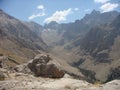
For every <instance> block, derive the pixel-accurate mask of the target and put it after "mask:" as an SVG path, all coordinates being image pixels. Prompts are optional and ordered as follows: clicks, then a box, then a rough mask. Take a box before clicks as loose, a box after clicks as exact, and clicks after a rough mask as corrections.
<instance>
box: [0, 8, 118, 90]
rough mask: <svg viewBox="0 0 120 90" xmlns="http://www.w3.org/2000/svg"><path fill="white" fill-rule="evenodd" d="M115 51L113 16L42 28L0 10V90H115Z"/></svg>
mask: <svg viewBox="0 0 120 90" xmlns="http://www.w3.org/2000/svg"><path fill="white" fill-rule="evenodd" d="M93 22H94V23H93ZM119 45H120V13H119V12H116V11H112V12H105V13H100V12H99V11H95V10H93V11H92V12H91V13H90V14H86V15H85V16H84V17H83V18H82V19H81V20H76V21H75V22H73V23H66V24H64V23H62V24H59V23H56V22H54V21H53V22H50V23H48V24H45V25H44V26H42V25H39V24H37V23H35V22H24V21H21V20H18V19H16V18H14V17H12V16H10V15H8V14H7V13H5V12H4V11H2V10H0V90H119V88H120V80H119V79H120V49H119Z"/></svg>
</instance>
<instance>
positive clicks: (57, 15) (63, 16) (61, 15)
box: [44, 8, 72, 23]
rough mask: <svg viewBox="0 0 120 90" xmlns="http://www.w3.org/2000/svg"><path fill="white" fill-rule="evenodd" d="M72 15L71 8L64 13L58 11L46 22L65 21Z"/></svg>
mask: <svg viewBox="0 0 120 90" xmlns="http://www.w3.org/2000/svg"><path fill="white" fill-rule="evenodd" d="M71 13H72V9H71V8H69V9H67V10H63V11H56V12H55V13H53V15H52V16H51V17H48V18H46V19H45V20H44V22H45V23H49V22H51V21H56V22H60V21H65V20H66V17H67V16H68V15H69V14H71Z"/></svg>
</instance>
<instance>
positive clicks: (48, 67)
mask: <svg viewBox="0 0 120 90" xmlns="http://www.w3.org/2000/svg"><path fill="white" fill-rule="evenodd" d="M59 66H60V65H59V64H58V63H57V62H55V61H54V60H52V58H51V57H50V56H49V55H43V54H40V55H37V56H36V57H35V58H34V59H33V60H32V61H30V62H29V63H28V67H29V68H30V70H31V71H32V72H34V74H35V75H36V76H43V77H50V78H62V77H63V76H64V74H65V73H64V71H62V70H61V69H60V67H59Z"/></svg>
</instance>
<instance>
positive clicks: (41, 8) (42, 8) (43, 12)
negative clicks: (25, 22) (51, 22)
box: [28, 5, 45, 20]
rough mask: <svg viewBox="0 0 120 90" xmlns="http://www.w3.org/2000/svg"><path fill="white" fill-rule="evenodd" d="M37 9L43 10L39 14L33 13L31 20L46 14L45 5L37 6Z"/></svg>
mask: <svg viewBox="0 0 120 90" xmlns="http://www.w3.org/2000/svg"><path fill="white" fill-rule="evenodd" d="M37 9H39V10H41V11H40V12H39V13H37V14H33V15H31V16H29V17H28V19H29V20H32V19H34V18H37V17H42V16H45V8H44V6H43V5H39V6H37Z"/></svg>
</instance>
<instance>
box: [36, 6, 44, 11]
mask: <svg viewBox="0 0 120 90" xmlns="http://www.w3.org/2000/svg"><path fill="white" fill-rule="evenodd" d="M37 8H38V9H40V10H45V8H44V6H43V5H39V6H37Z"/></svg>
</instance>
